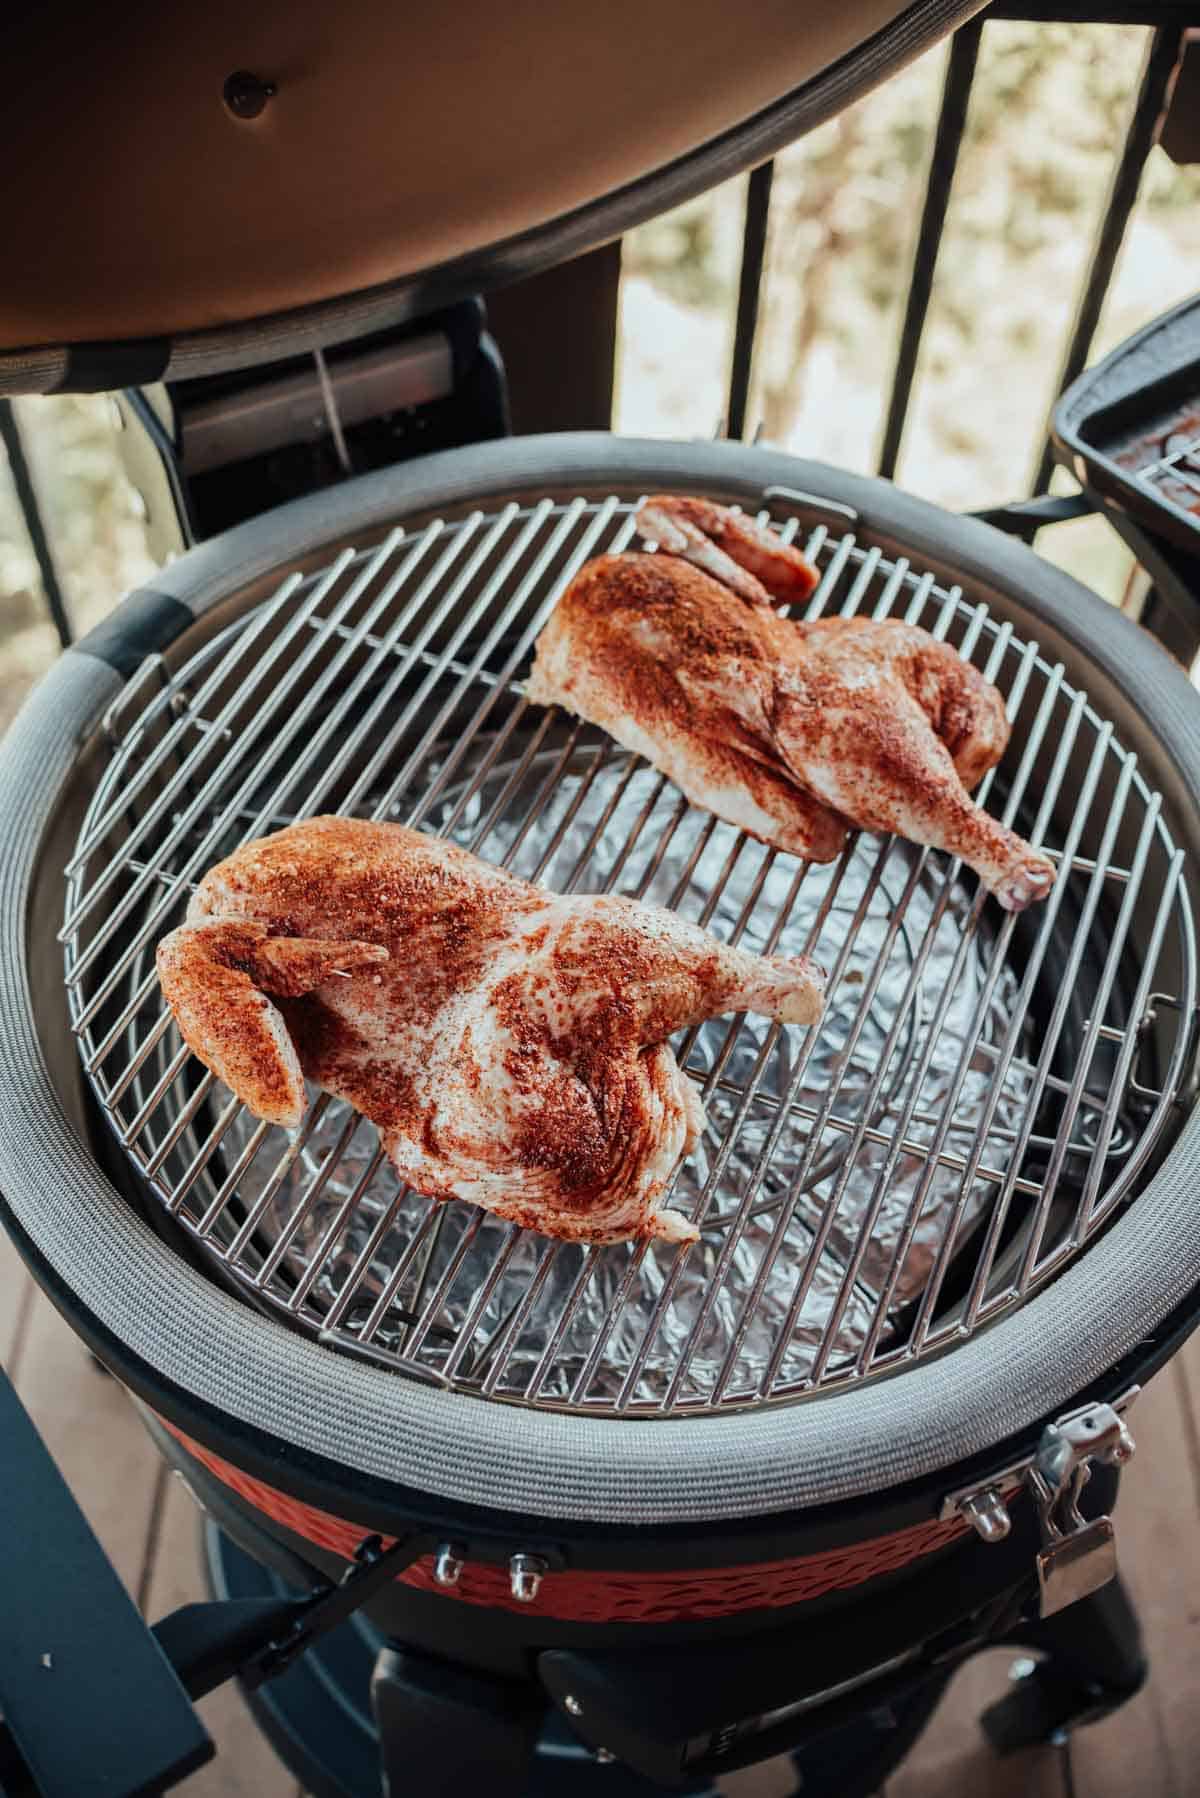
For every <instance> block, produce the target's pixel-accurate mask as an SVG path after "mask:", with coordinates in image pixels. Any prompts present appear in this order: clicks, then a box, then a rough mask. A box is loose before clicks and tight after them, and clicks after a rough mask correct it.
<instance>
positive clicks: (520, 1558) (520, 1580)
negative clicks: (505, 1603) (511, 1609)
mask: <svg viewBox="0 0 1200 1798" xmlns="http://www.w3.org/2000/svg"><path fill="white" fill-rule="evenodd" d="M546 1571H547V1563H546V1562H545V1561H544V1560H543V1559H542V1557H541V1555H527V1554H515V1555H514V1556H513V1557H512V1560H511V1561H510V1562H509V1563H508V1577H509V1583H510V1585H511V1587H512V1595H513V1597H514V1598H515V1599H516V1600H517V1603H518V1604H532V1603H533V1602H534V1600H535V1599H536V1598H537V1595H538V1589H539V1588H540V1586H541V1583H542V1580H543V1578H544V1577H545V1574H546Z"/></svg>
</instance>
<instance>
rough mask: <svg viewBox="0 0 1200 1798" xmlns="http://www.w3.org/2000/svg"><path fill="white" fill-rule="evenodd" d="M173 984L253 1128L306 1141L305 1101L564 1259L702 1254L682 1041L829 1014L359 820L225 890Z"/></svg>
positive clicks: (773, 973)
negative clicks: (739, 1025)
mask: <svg viewBox="0 0 1200 1798" xmlns="http://www.w3.org/2000/svg"><path fill="white" fill-rule="evenodd" d="M158 972H159V979H160V981H161V983H162V989H163V992H164V994H165V996H166V999H167V1002H168V1004H169V1005H170V1007H171V1010H172V1011H173V1012H174V1014H175V1018H176V1021H177V1023H178V1025H179V1028H180V1030H181V1032H182V1033H183V1037H184V1040H185V1041H186V1042H187V1044H188V1046H189V1047H190V1048H191V1049H192V1050H193V1051H194V1053H195V1054H196V1055H198V1056H199V1058H200V1060H201V1061H202V1062H204V1064H205V1065H206V1066H207V1067H209V1068H211V1069H212V1071H213V1073H215V1074H216V1075H217V1076H218V1077H219V1078H220V1079H222V1080H224V1081H225V1083H226V1085H228V1086H230V1087H232V1088H233V1091H234V1092H235V1093H236V1094H237V1096H238V1098H239V1099H241V1100H242V1102H243V1103H244V1104H245V1105H246V1106H247V1107H248V1109H249V1110H250V1111H252V1112H253V1113H254V1115H255V1116H256V1117H259V1118H263V1119H266V1120H267V1121H268V1122H270V1123H273V1124H282V1125H283V1126H284V1127H285V1128H287V1129H289V1130H295V1129H297V1128H298V1127H299V1125H300V1122H301V1119H302V1117H303V1115H304V1109H305V1090H304V1080H305V1077H307V1078H308V1079H309V1080H312V1081H314V1082H315V1083H316V1084H317V1085H318V1086H321V1087H323V1088H324V1089H325V1090H326V1091H327V1092H330V1093H333V1094H335V1095H336V1096H337V1097H338V1098H341V1099H346V1100H348V1101H349V1102H350V1104H352V1105H354V1106H355V1107H356V1108H357V1109H358V1110H359V1111H360V1112H362V1114H363V1116H364V1117H367V1118H369V1119H370V1120H371V1121H372V1123H374V1124H376V1125H377V1126H378V1128H379V1132H380V1136H381V1139H382V1142H383V1146H384V1149H385V1151H386V1153H387V1154H388V1156H389V1157H390V1158H391V1160H392V1162H393V1163H394V1165H395V1167H396V1169H397V1171H398V1172H399V1173H400V1174H401V1176H402V1177H403V1178H404V1179H405V1180H407V1181H408V1182H409V1183H410V1185H412V1186H413V1187H415V1188H416V1190H417V1191H418V1192H422V1193H427V1194H429V1195H430V1196H431V1197H434V1198H439V1199H448V1198H459V1199H466V1200H469V1201H470V1202H471V1203H472V1204H477V1205H483V1206H485V1207H486V1208H487V1209H488V1210H489V1211H494V1212H497V1213H498V1214H499V1215H500V1216H501V1217H505V1218H511V1219H512V1220H513V1221H514V1222H516V1223H519V1224H524V1225H526V1226H528V1227H529V1228H530V1229H533V1230H540V1231H542V1232H544V1233H545V1234H546V1235H547V1236H559V1237H562V1238H564V1239H565V1240H567V1241H571V1242H617V1241H621V1240H624V1239H625V1238H627V1237H650V1236H661V1237H665V1238H667V1240H668V1241H675V1242H679V1241H687V1240H690V1239H692V1238H693V1237H694V1236H695V1235H696V1232H695V1230H694V1229H693V1227H692V1225H691V1224H690V1223H688V1221H687V1219H686V1218H684V1217H682V1216H681V1215H680V1214H679V1213H678V1212H676V1211H671V1210H668V1209H666V1208H664V1206H663V1203H662V1201H663V1197H664V1194H665V1192H666V1190H667V1186H668V1183H669V1181H670V1179H671V1175H672V1173H673V1172H674V1170H675V1167H676V1165H677V1164H678V1162H679V1160H680V1157H681V1156H682V1155H684V1154H686V1153H687V1152H688V1150H689V1149H690V1148H691V1146H692V1144H693V1143H694V1142H695V1141H696V1139H697V1136H698V1134H699V1132H700V1130H701V1129H702V1128H703V1123H704V1118H703V1113H702V1110H701V1106H700V1101H699V1099H698V1097H697V1095H696V1092H695V1089H694V1087H693V1086H692V1084H691V1082H690V1081H689V1080H688V1079H686V1078H685V1076H684V1075H683V1073H682V1072H681V1070H680V1068H679V1066H678V1064H677V1063H676V1061H675V1057H674V1055H673V1054H672V1053H671V1049H670V1047H669V1046H668V1043H667V1038H668V1037H669V1036H670V1035H671V1034H672V1033H673V1032H674V1031H676V1030H680V1029H682V1028H684V1027H685V1026H686V1025H689V1024H695V1023H699V1022H700V1021H701V1020H702V1019H704V1018H709V1017H714V1016H716V1015H717V1014H719V1013H721V1012H732V1011H753V1012H759V1013H761V1014H762V1015H763V1016H766V1017H771V1018H777V1019H779V1020H781V1021H782V1022H785V1023H796V1024H812V1023H815V1021H816V1020H817V1018H818V1017H819V1016H820V1012H821V1003H822V976H821V972H820V970H819V969H817V968H815V967H814V966H813V965H812V964H811V963H810V962H808V961H807V960H805V959H804V958H803V957H800V958H797V959H796V960H793V961H787V960H782V959H767V958H765V957H761V956H756V955H750V954H747V953H746V952H745V951H744V950H741V949H731V948H726V947H725V946H724V945H723V944H721V943H719V942H718V941H717V940H716V939H715V938H714V937H711V936H709V935H708V934H707V932H706V931H703V930H700V929H698V928H696V926H694V925H692V924H687V923H685V922H684V921H683V920H682V919H681V918H677V917H676V916H675V915H674V914H673V913H671V912H669V911H663V910H660V909H658V908H657V907H651V906H646V905H638V904H636V903H635V902H634V901H632V900H630V899H621V898H615V897H613V898H610V897H600V898H588V897H578V898H568V897H560V896H558V895H557V894H554V893H546V892H543V891H541V889H540V888H538V887H534V886H531V885H529V884H528V883H527V882H526V881H523V880H516V879H513V878H512V876H510V875H508V874H505V873H503V872H501V870H500V869H498V868H495V867H491V866H489V865H488V864H487V863H486V862H481V861H479V860H477V859H476V857H475V856H473V855H470V854H468V853H467V851H466V850H463V849H457V848H454V847H452V846H451V845H450V844H448V843H444V842H440V841H438V840H437V839H436V838H433V837H426V836H422V835H420V834H419V833H418V832H416V831H412V830H406V829H404V828H402V827H401V826H400V825H397V824H367V823H360V822H357V821H355V820H352V819H345V818H313V819H311V820H310V821H308V822H306V823H301V824H293V825H291V826H289V827H288V829H286V830H281V831H279V832H278V833H277V834H275V835H274V836H268V837H263V838H261V839H259V840H258V841H257V842H252V843H248V844H246V845H245V846H244V847H243V848H241V849H238V850H237V851H236V852H235V853H234V854H233V855H231V856H230V857H229V858H228V859H227V860H226V861H223V862H221V863H220V864H219V865H218V866H217V867H215V868H213V869H211V870H210V871H209V873H208V874H207V875H206V876H205V877H204V879H203V880H202V881H201V883H200V886H199V888H198V889H197V891H196V893H195V895H194V896H193V898H192V902H191V905H190V906H189V908H188V914H187V921H186V923H184V924H183V925H182V926H181V927H180V928H179V929H178V930H175V931H173V932H172V933H171V935H170V936H168V937H165V938H164V939H163V941H162V942H161V943H160V944H159V946H158Z"/></svg>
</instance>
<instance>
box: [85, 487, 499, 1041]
mask: <svg viewBox="0 0 1200 1798" xmlns="http://www.w3.org/2000/svg"><path fill="white" fill-rule="evenodd" d="M478 522H479V514H475V515H474V520H473V521H472V520H468V521H467V526H466V527H464V530H463V531H462V533H460V534H456V536H455V537H453V538H452V539H451V542H450V544H449V545H448V546H447V548H446V549H445V550H444V551H443V553H442V557H441V559H440V560H439V561H438V562H437V563H436V564H435V565H434V568H433V570H432V572H431V573H430V574H429V575H427V576H426V579H425V581H424V582H423V583H422V584H421V587H420V589H419V591H418V593H417V594H415V595H414V596H413V599H412V600H411V601H410V603H409V605H408V606H407V607H406V608H405V609H404V615H405V617H408V616H410V615H411V613H412V611H413V610H414V608H416V607H418V606H419V605H420V604H421V603H422V595H424V594H425V593H426V592H427V591H428V590H430V589H431V588H432V586H433V585H434V584H435V583H436V581H437V580H439V579H440V578H441V577H442V576H443V575H444V573H445V572H446V571H447V569H449V568H450V567H452V566H453V563H454V561H455V560H456V559H457V557H458V555H459V554H460V553H461V550H462V549H463V548H464V547H465V544H466V542H467V541H468V538H469V535H473V532H474V528H476V527H477V525H478ZM441 533H442V526H441V525H440V524H436V525H431V526H430V527H429V530H428V531H427V532H426V533H425V534H424V535H423V536H422V537H421V538H420V539H419V540H418V542H417V543H416V544H415V545H414V546H413V548H412V550H410V552H409V555H408V556H407V557H406V558H405V561H404V563H403V565H402V567H401V568H400V569H399V570H397V571H396V573H395V574H394V575H393V576H392V578H391V579H390V580H389V581H388V583H387V586H386V588H385V590H384V591H383V592H382V593H380V595H379V596H378V597H377V599H376V601H375V603H374V604H373V605H372V607H371V608H370V610H369V611H368V613H367V616H366V618H365V619H364V620H362V621H361V623H363V624H365V623H367V622H368V620H369V621H370V622H371V623H373V622H374V614H375V612H376V611H377V610H382V608H383V607H384V606H385V605H387V604H388V603H390V600H391V598H392V597H393V596H394V594H395V592H397V591H398V590H399V587H400V586H401V585H402V584H403V582H404V580H406V579H407V578H408V576H409V575H410V574H411V573H412V572H413V571H414V570H415V569H416V567H417V566H418V565H419V563H420V561H421V560H422V559H423V558H424V556H425V554H426V551H427V550H428V549H429V548H430V547H431V546H432V544H433V542H435V541H437V540H438V539H439V538H440V536H441ZM355 585H356V586H358V585H359V583H355ZM347 597H349V596H347ZM444 603H445V602H444ZM344 609H345V602H343V604H342V605H339V607H338V608H337V613H336V614H335V616H336V615H340V614H341V613H342V612H343V610H344ZM360 628H361V624H360ZM399 628H403V626H402V625H401V626H400V627H399ZM318 647H319V644H318V642H317V641H316V640H315V639H314V640H313V642H312V643H311V644H310V645H309V648H308V650H307V651H306V652H305V654H304V655H302V656H301V658H300V661H299V663H297V665H296V670H294V672H297V671H298V672H303V671H304V665H305V664H306V661H307V660H309V659H311V657H312V656H313V655H315V653H316V651H317V649H318ZM356 647H357V644H356V643H355V642H353V641H350V642H347V643H344V644H343V645H342V646H341V649H340V651H339V652H338V654H337V655H335V656H333V657H332V658H331V659H330V662H329V664H328V666H327V667H326V668H325V669H323V670H322V672H321V674H320V675H319V676H318V678H317V679H316V681H315V682H314V684H313V686H312V687H311V688H310V689H309V691H308V693H307V694H306V696H305V699H304V701H303V702H302V704H301V705H300V706H299V707H298V708H297V710H296V712H295V713H294V714H293V715H292V716H291V717H290V718H289V719H288V722H287V724H286V726H285V727H284V729H283V730H282V731H281V733H280V735H279V736H278V737H277V738H276V739H275V740H274V742H273V743H272V752H273V754H275V755H276V756H277V755H278V754H279V753H280V751H281V750H283V749H286V748H287V747H288V746H289V745H290V743H291V742H292V741H293V740H294V738H295V737H296V735H297V734H298V732H299V731H301V730H302V729H303V727H304V726H305V725H306V724H307V722H308V720H309V717H310V716H311V714H312V712H313V710H314V709H315V707H316V706H317V705H318V704H319V703H320V700H321V699H322V697H323V696H324V694H325V693H326V692H327V691H328V689H329V688H330V687H331V686H332V685H335V684H336V683H337V681H338V680H339V679H340V677H341V675H342V671H343V668H344V667H345V665H346V664H347V662H348V661H349V659H350V657H351V656H352V654H353V653H354V650H355V648H356ZM374 666H375V658H369V659H368V661H367V662H365V663H364V664H363V666H362V667H361V668H360V669H359V671H358V674H357V676H356V677H355V678H354V679H353V680H352V681H350V682H349V683H348V684H347V685H346V686H345V688H344V690H343V692H342V694H341V697H340V699H339V700H338V702H337V705H336V706H335V707H334V710H333V712H332V713H331V714H330V715H329V716H328V717H327V718H326V720H325V721H324V723H323V724H322V726H321V727H320V728H319V729H318V730H317V731H316V732H315V733H314V735H313V736H311V737H310V738H308V739H307V741H306V743H305V747H304V749H303V751H302V752H301V754H300V756H299V758H298V760H297V761H296V762H294V763H293V764H292V765H291V766H290V767H289V768H288V770H287V772H286V773H285V774H284V776H283V778H282V780H281V781H279V782H278V783H277V784H276V786H275V788H274V789H273V791H272V793H271V795H270V797H269V798H268V799H267V801H266V803H265V805H263V806H262V807H261V808H260V809H259V811H258V812H257V814H255V815H254V816H253V818H252V820H251V822H250V824H249V826H248V828H247V829H246V830H245V831H244V832H243V835H242V840H243V841H247V840H249V839H250V838H252V837H253V836H255V835H256V834H257V833H258V831H259V830H261V828H262V826H263V825H264V824H265V823H266V822H267V821H268V820H269V819H270V818H272V816H273V815H274V812H275V808H276V807H277V806H278V805H279V803H280V802H281V801H282V799H283V797H284V795H285V794H286V793H287V791H288V788H289V787H290V785H291V783H292V782H293V781H294V780H295V779H296V778H297V776H298V775H299V774H301V773H302V772H303V771H304V769H305V768H306V767H308V765H309V764H310V762H311V761H312V760H313V758H314V757H315V756H317V755H319V754H320V751H321V749H322V747H323V746H324V743H325V742H326V741H327V739H328V736H329V734H330V732H331V731H332V730H333V729H335V728H336V726H337V723H338V722H339V721H340V719H341V718H342V717H344V716H345V715H346V713H347V712H348V711H350V709H351V708H352V707H354V706H355V705H357V704H358V702H359V699H360V698H361V695H362V693H363V691H364V688H365V684H366V683H367V682H368V681H369V680H370V678H371V673H372V672H373V669H374ZM293 684H294V682H293V681H289V682H288V683H287V687H286V688H281V689H277V691H276V695H275V704H276V708H278V705H279V703H280V701H281V700H282V699H283V698H285V697H286V691H287V690H288V689H290V687H291V685H293ZM370 715H371V709H370V708H369V709H368V714H367V717H368V718H369V717H370ZM270 718H271V714H267V715H266V719H265V720H264V722H267V721H270ZM366 727H367V719H366V718H364V719H363V720H362V722H361V723H360V727H359V728H360V729H362V728H366ZM255 735H257V732H256V733H255ZM243 750H244V745H243ZM240 759H241V758H239V756H238V755H237V753H236V752H234V751H231V752H230V757H229V762H230V772H231V773H233V772H235V771H236V769H237V767H238V765H239V760H240ZM261 779H262V774H261V771H260V769H259V768H258V767H257V766H253V767H251V769H250V771H249V773H248V774H247V775H246V776H245V778H244V779H243V780H242V782H241V784H240V785H239V786H238V788H237V789H236V791H235V793H234V796H233V798H232V799H231V800H230V801H229V802H228V803H227V804H226V805H225V806H224V807H223V809H222V810H221V811H220V812H219V813H218V814H217V815H216V817H215V818H214V819H213V820H212V821H211V822H210V825H209V828H208V830H207V832H206V833H205V836H204V838H203V840H202V842H201V843H200V845H199V847H198V848H197V849H195V850H193V851H192V852H191V853H190V854H189V856H188V857H187V860H186V862H185V863H184V866H183V868H182V869H181V870H180V872H179V875H178V879H179V880H180V881H183V880H186V879H188V878H190V876H191V875H193V874H195V873H196V872H197V871H198V870H199V869H200V868H202V867H203V866H204V864H205V862H206V861H207V858H208V857H209V856H210V855H211V853H212V851H213V846H214V844H215V843H216V842H217V841H218V840H219V838H220V836H221V833H222V832H223V831H224V830H225V828H226V827H227V826H228V824H229V823H230V822H231V821H232V820H233V819H234V818H236V817H238V816H239V815H240V814H241V812H242V807H243V806H244V804H245V803H246V801H247V800H248V799H249V798H250V795H251V794H252V793H253V791H254V789H255V787H256V786H257V785H258V783H259V782H260V781H261ZM176 834H177V833H176V832H173V833H172V836H173V837H174V836H175V835H176ZM168 897H169V896H168ZM169 909H170V904H169V903H168V901H167V900H164V901H162V902H161V903H160V904H159V905H157V906H155V907H154V908H153V910H152V911H151V913H150V916H149V917H148V919H146V921H145V922H144V923H143V925H142V928H141V930H140V931H139V932H138V935H137V937H136V938H135V940H134V942H133V943H132V944H131V945H130V946H129V947H128V949H127V950H126V953H125V955H124V957H123V958H122V959H121V961H119V962H118V963H117V965H116V967H115V968H114V969H113V970H112V973H111V974H110V976H109V978H108V979H107V980H106V981H105V982H103V983H102V984H101V986H100V988H99V990H98V991H97V992H96V993H95V994H93V996H92V999H91V1000H90V1002H89V1004H88V1005H87V1006H85V1007H84V1010H83V1011H82V1012H81V1014H80V1017H79V1019H78V1020H77V1021H76V1025H75V1028H76V1031H78V1029H79V1027H80V1026H81V1025H82V1024H85V1023H86V1022H87V1021H88V1019H89V1014H90V1013H92V1012H93V1011H94V1010H95V1009H96V1007H97V1006H98V1005H99V1004H100V1003H102V1002H103V1000H104V999H106V998H107V997H108V993H109V990H110V989H111V988H112V987H113V986H114V985H115V984H116V982H117V981H118V980H119V979H120V978H121V977H122V976H123V975H124V972H125V969H126V967H127V965H128V963H129V961H130V960H131V959H132V957H133V955H134V954H136V953H137V952H138V950H140V949H142V948H143V947H145V945H146V943H147V942H148V941H149V940H150V938H151V937H152V936H153V935H154V933H155V931H156V930H157V929H158V927H159V925H160V924H161V923H162V922H163V920H164V918H165V916H166V914H167V912H168V911H169ZM155 980H156V976H155V974H154V971H153V969H151V971H150V973H149V974H148V975H147V977H146V979H145V981H144V982H143V984H142V986H141V988H140V989H139V990H138V992H137V993H136V994H135V995H134V999H133V1001H131V1005H132V1007H133V1010H132V1011H131V1009H130V1006H126V1008H125V1011H124V1012H123V1013H122V1016H121V1018H120V1019H118V1021H117V1023H116V1024H115V1025H114V1026H113V1029H112V1031H110V1032H109V1034H108V1036H106V1037H105V1039H104V1043H103V1045H102V1051H103V1052H102V1053H101V1052H99V1051H98V1058H99V1059H103V1055H105V1054H107V1053H108V1051H109V1049H111V1047H112V1044H113V1042H114V1041H115V1040H116V1036H119V1034H120V1031H121V1030H122V1029H123V1028H124V1026H125V1024H126V1023H127V1022H128V1021H129V1018H130V1017H131V1016H132V1015H134V1013H135V1012H136V1008H137V1007H138V1006H139V1005H140V1004H141V1003H142V1002H143V1001H144V999H145V998H146V997H148V996H149V994H150V993H151V992H152V991H153V989H154V985H155ZM114 1033H115V1034H114Z"/></svg>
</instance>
